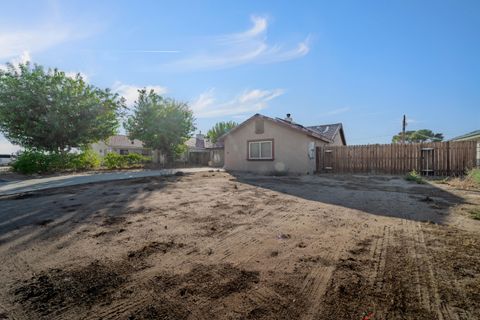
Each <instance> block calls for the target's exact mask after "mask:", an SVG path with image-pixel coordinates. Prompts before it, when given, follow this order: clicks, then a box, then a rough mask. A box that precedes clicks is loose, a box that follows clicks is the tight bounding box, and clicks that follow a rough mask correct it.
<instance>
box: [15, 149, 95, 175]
mask: <svg viewBox="0 0 480 320" xmlns="http://www.w3.org/2000/svg"><path fill="white" fill-rule="evenodd" d="M99 165H100V156H98V155H97V154H96V153H95V152H94V151H92V150H85V151H82V152H81V153H44V152H40V151H32V150H27V151H23V152H22V153H20V154H19V155H18V157H17V159H16V160H15V161H14V162H13V163H12V168H13V170H14V171H15V172H19V173H23V174H32V173H46V172H58V171H65V170H88V169H94V168H97V167H98V166H99Z"/></svg>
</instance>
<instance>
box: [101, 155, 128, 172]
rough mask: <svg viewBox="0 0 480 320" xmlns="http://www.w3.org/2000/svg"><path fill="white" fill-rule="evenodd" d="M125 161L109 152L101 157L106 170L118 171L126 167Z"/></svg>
mask: <svg viewBox="0 0 480 320" xmlns="http://www.w3.org/2000/svg"><path fill="white" fill-rule="evenodd" d="M126 160H127V159H126V158H125V156H122V155H120V154H118V153H115V152H109V153H107V155H106V156H105V157H103V165H104V166H105V167H107V168H108V169H120V168H124V167H126V166H127V161H126Z"/></svg>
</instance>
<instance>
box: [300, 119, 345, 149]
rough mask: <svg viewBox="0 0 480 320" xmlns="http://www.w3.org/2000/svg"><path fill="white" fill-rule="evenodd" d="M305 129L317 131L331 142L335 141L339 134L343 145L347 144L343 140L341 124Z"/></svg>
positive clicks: (343, 134)
mask: <svg viewBox="0 0 480 320" xmlns="http://www.w3.org/2000/svg"><path fill="white" fill-rule="evenodd" d="M307 128H309V129H312V130H315V131H317V132H318V133H320V134H321V135H323V136H325V137H327V138H329V139H330V140H332V141H333V140H335V137H336V136H337V134H339V133H340V136H341V138H342V142H343V144H345V145H346V144H347V141H346V140H345V133H344V132H343V125H342V124H341V123H333V124H322V125H319V126H309V127H307Z"/></svg>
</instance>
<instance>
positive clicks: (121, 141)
mask: <svg viewBox="0 0 480 320" xmlns="http://www.w3.org/2000/svg"><path fill="white" fill-rule="evenodd" d="M106 144H107V145H109V146H111V147H128V148H143V142H142V141H140V140H138V139H134V140H130V139H129V138H128V137H127V136H125V135H115V136H111V137H110V138H108V139H107V141H106Z"/></svg>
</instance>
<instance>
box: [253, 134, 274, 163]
mask: <svg viewBox="0 0 480 320" xmlns="http://www.w3.org/2000/svg"><path fill="white" fill-rule="evenodd" d="M262 142H270V143H271V146H272V155H271V157H269V158H262V157H261V156H262V149H261V148H262ZM252 143H258V145H259V148H258V153H259V156H260V157H259V158H252V157H250V145H251V144H252ZM274 159H275V143H274V139H256V140H247V161H273V160H274Z"/></svg>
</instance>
